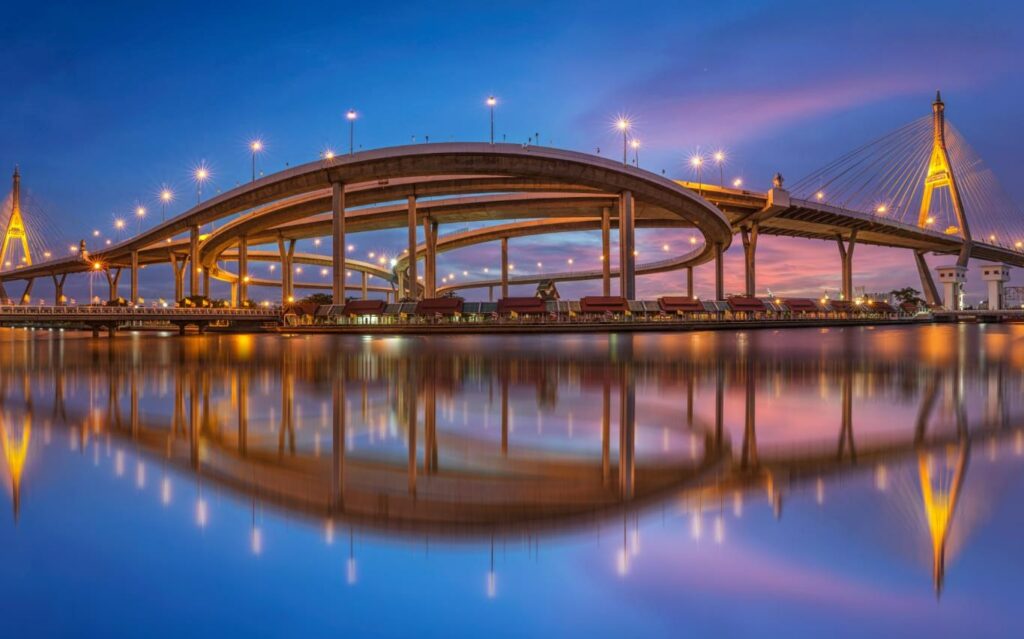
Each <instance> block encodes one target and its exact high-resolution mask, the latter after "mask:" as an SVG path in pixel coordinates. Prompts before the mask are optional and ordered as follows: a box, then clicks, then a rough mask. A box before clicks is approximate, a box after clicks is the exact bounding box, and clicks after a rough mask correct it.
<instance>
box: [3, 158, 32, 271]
mask: <svg viewBox="0 0 1024 639" xmlns="http://www.w3.org/2000/svg"><path fill="white" fill-rule="evenodd" d="M14 242H20V243H21V250H22V251H23V252H24V255H22V256H21V260H19V262H18V263H17V264H12V266H13V267H14V268H18V267H21V266H32V253H31V251H29V248H28V232H27V231H26V230H25V220H24V219H23V218H22V216H21V175H20V174H19V173H18V167H14V176H13V186H12V188H11V217H10V218H9V219H8V220H7V228H6V229H4V240H3V244H2V245H0V269H2V268H3V266H5V265H6V264H7V258H8V257H10V251H11V244H12V243H14Z"/></svg>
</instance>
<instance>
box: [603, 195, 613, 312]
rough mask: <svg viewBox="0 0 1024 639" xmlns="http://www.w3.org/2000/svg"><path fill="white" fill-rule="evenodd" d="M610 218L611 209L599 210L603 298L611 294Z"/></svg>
mask: <svg viewBox="0 0 1024 639" xmlns="http://www.w3.org/2000/svg"><path fill="white" fill-rule="evenodd" d="M611 218H612V212H611V209H609V208H608V207H607V206H606V207H604V208H603V209H601V295H604V296H605V297H608V296H610V295H611V294H612V249H611V244H612V242H611V234H612V233H611V228H612V220H611Z"/></svg>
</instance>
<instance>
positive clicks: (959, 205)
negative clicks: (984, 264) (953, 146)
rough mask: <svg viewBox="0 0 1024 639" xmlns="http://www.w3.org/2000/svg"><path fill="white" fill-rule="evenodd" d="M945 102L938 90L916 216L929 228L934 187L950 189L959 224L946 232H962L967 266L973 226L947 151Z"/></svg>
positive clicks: (961, 262) (962, 254) (963, 259)
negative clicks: (926, 164)
mask: <svg viewBox="0 0 1024 639" xmlns="http://www.w3.org/2000/svg"><path fill="white" fill-rule="evenodd" d="M945 111H946V105H945V104H943V102H942V95H941V94H940V93H939V92H938V91H936V92H935V102H932V155H931V160H929V162H928V173H927V174H926V175H925V178H924V193H923V194H922V196H921V212H920V213H919V214H918V216H917V225H918V226H920V227H921V228H926V227H927V226H928V225H929V220H930V219H932V218H931V214H930V210H931V205H932V195H933V193H934V192H935V189H939V188H943V187H945V188H947V189H949V198H950V200H951V201H952V202H953V212H954V213H955V214H956V221H957V224H958V226H951V227H949V228H948V229H946V232H947V233H950V234H954V233H959V234H960V236H961V237H963V238H964V246H963V249H962V250H961V251H960V259H959V260H957V265H958V266H963V267H966V266H967V258H968V257H969V256H970V245H971V229H970V227H969V226H968V225H967V216H966V215H965V214H964V205H963V202H962V201H961V199H960V190H959V189H958V188H957V185H956V178H955V177H954V176H953V166H952V163H951V162H950V161H949V152H948V151H947V150H946V115H945Z"/></svg>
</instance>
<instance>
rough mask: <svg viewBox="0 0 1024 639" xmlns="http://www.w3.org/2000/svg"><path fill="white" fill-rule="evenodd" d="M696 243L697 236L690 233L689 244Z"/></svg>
mask: <svg viewBox="0 0 1024 639" xmlns="http://www.w3.org/2000/svg"><path fill="white" fill-rule="evenodd" d="M696 243H697V238H696V237H694V236H692V235H691V236H690V244H696Z"/></svg>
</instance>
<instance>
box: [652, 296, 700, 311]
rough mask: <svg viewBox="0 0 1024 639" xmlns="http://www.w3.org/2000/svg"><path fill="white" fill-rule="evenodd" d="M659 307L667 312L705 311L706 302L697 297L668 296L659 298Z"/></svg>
mask: <svg viewBox="0 0 1024 639" xmlns="http://www.w3.org/2000/svg"><path fill="white" fill-rule="evenodd" d="M658 308H660V309H661V310H663V311H665V312H666V313H676V312H682V313H699V312H703V311H704V304H702V303H701V301H700V300H699V299H697V298H696V297H680V296H666V297H659V298H658Z"/></svg>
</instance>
